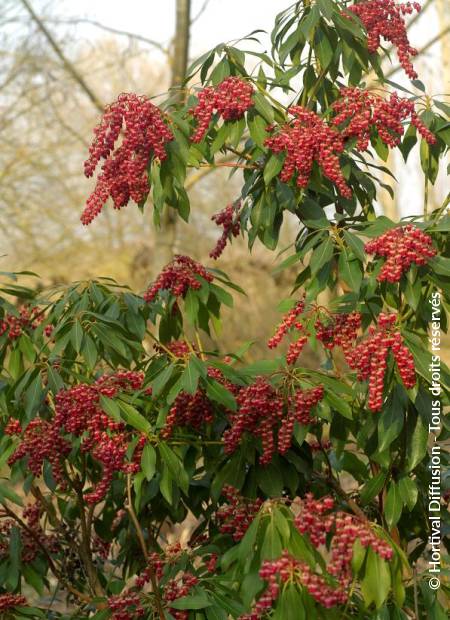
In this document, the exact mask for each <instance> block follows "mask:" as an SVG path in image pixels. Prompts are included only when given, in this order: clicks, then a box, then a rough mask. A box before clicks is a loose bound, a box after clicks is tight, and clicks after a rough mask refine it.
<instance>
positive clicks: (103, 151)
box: [81, 93, 173, 224]
mask: <svg viewBox="0 0 450 620" xmlns="http://www.w3.org/2000/svg"><path fill="white" fill-rule="evenodd" d="M94 134H95V137H94V140H93V142H92V144H91V146H90V148H89V153H90V155H89V158H88V159H87V160H86V162H85V164H84V172H85V175H86V176H87V177H91V176H92V175H93V174H94V172H95V169H96V167H97V165H98V164H99V162H100V161H101V160H102V159H103V160H104V163H103V164H102V167H101V172H100V174H99V175H98V177H97V184H96V186H95V189H94V191H93V192H92V194H91V195H90V196H89V198H88V200H87V203H86V206H85V209H84V211H83V214H82V216H81V221H82V222H83V224H90V223H91V222H92V220H93V219H94V218H96V217H97V216H98V215H99V214H100V212H101V210H102V208H103V206H104V205H105V203H106V201H107V200H108V198H111V199H112V201H113V205H114V208H115V209H121V208H122V207H124V206H126V205H127V204H128V202H129V200H130V199H131V200H133V201H134V202H136V203H139V202H141V201H142V200H143V199H145V197H146V196H147V194H148V192H149V189H150V187H149V183H148V166H149V163H150V160H151V158H152V157H156V158H158V159H159V160H161V161H162V160H164V159H165V158H166V157H167V153H166V149H165V146H166V144H167V143H168V142H170V141H171V140H173V134H172V132H171V130H170V129H169V128H168V127H167V125H166V124H165V122H164V118H163V115H162V113H161V111H160V110H159V108H157V107H156V106H155V105H153V103H152V102H151V101H150V100H149V99H148V98H147V97H145V96H138V95H135V94H133V93H123V94H122V95H119V98H118V99H117V101H115V102H114V103H112V104H110V105H109V106H107V108H106V110H105V112H104V114H103V117H102V120H101V121H100V124H99V125H98V126H97V127H96V128H95V129H94ZM121 134H122V140H121V143H120V146H116V142H117V140H118V139H119V136H120V135H121Z"/></svg>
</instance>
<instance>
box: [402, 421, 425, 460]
mask: <svg viewBox="0 0 450 620" xmlns="http://www.w3.org/2000/svg"><path fill="white" fill-rule="evenodd" d="M427 446H428V428H427V427H426V426H425V425H424V423H423V422H422V418H421V417H420V416H417V419H416V423H415V426H414V430H413V431H412V433H410V435H409V437H408V441H407V459H406V471H412V470H413V469H414V468H415V467H417V465H418V464H419V463H420V462H421V460H422V459H423V458H424V456H425V455H426V453H427Z"/></svg>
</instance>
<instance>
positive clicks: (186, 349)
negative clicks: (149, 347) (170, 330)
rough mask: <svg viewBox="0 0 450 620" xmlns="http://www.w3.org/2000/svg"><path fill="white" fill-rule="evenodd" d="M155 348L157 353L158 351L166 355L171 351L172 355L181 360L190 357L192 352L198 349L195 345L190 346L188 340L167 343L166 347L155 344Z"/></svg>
mask: <svg viewBox="0 0 450 620" xmlns="http://www.w3.org/2000/svg"><path fill="white" fill-rule="evenodd" d="M153 348H154V349H155V351H158V353H165V352H167V350H169V351H170V352H171V353H172V355H174V356H175V357H178V358H179V359H183V358H186V357H189V356H190V355H191V353H192V351H196V349H197V347H196V346H195V344H192V345H191V346H189V343H188V342H186V340H172V342H166V343H165V344H164V347H162V346H161V345H160V344H158V343H155V345H154V347H153Z"/></svg>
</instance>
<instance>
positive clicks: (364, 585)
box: [361, 549, 391, 609]
mask: <svg viewBox="0 0 450 620" xmlns="http://www.w3.org/2000/svg"><path fill="white" fill-rule="evenodd" d="M390 587H391V573H390V571H389V566H388V564H387V563H386V562H385V561H384V560H382V559H381V558H380V557H379V556H378V555H377V554H376V553H375V552H374V551H372V549H369V550H368V553H367V562H366V571H365V575H364V579H363V580H362V582H361V591H362V594H363V597H364V602H365V603H366V605H367V606H369V605H370V604H371V603H375V606H376V608H377V609H379V608H380V607H381V605H382V604H383V603H384V601H385V600H386V598H387V596H388V594H389V590H390Z"/></svg>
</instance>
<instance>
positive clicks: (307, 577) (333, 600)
mask: <svg viewBox="0 0 450 620" xmlns="http://www.w3.org/2000/svg"><path fill="white" fill-rule="evenodd" d="M259 576H260V577H261V579H264V581H267V586H266V589H265V590H264V592H263V594H262V595H261V596H260V598H259V599H258V600H257V601H256V604H255V606H254V608H253V610H252V612H251V613H250V614H246V615H244V616H241V618H240V620H259V619H260V618H262V617H264V615H265V614H267V613H268V612H269V611H270V610H271V609H272V608H273V607H274V602H275V600H276V599H277V598H278V595H279V592H280V588H281V587H282V586H283V584H285V583H286V582H290V583H294V584H296V585H297V586H298V587H300V588H305V589H306V590H307V591H308V593H309V594H310V595H311V596H312V597H313V598H314V599H315V600H316V601H317V602H318V603H319V604H320V605H323V606H324V607H326V608H330V607H334V606H335V605H342V604H343V603H345V602H346V600H347V595H346V593H345V591H344V590H343V589H342V588H341V587H340V586H337V587H335V586H332V585H330V584H329V583H327V581H326V579H325V578H324V577H323V576H322V575H318V574H317V573H314V572H313V570H312V569H311V568H310V567H309V566H308V565H307V564H306V563H305V562H302V561H301V560H297V559H296V558H294V557H293V556H292V555H290V554H289V552H288V551H286V550H285V551H283V554H282V556H281V557H280V558H278V559H277V560H265V561H264V562H263V564H262V566H261V569H260V571H259Z"/></svg>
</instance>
